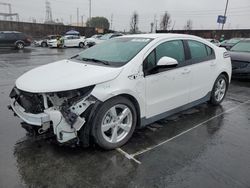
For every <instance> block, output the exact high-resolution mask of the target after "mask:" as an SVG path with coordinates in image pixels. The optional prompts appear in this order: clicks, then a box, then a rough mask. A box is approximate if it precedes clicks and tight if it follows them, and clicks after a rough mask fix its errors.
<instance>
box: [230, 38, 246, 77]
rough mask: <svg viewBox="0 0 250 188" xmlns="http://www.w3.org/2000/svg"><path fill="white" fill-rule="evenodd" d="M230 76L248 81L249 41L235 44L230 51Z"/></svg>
mask: <svg viewBox="0 0 250 188" xmlns="http://www.w3.org/2000/svg"><path fill="white" fill-rule="evenodd" d="M230 56H231V60H232V69H233V71H232V76H233V77H234V78H247V79H250V39H245V40H242V41H240V42H239V43H237V44H236V45H235V46H233V47H232V48H231V50H230Z"/></svg>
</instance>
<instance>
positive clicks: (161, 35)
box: [122, 33, 201, 39]
mask: <svg viewBox="0 0 250 188" xmlns="http://www.w3.org/2000/svg"><path fill="white" fill-rule="evenodd" d="M122 37H136V38H150V39H164V38H170V39H171V38H193V39H201V38H200V37H197V36H194V35H187V34H175V33H149V34H133V35H124V36H122Z"/></svg>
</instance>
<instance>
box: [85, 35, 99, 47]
mask: <svg viewBox="0 0 250 188" xmlns="http://www.w3.org/2000/svg"><path fill="white" fill-rule="evenodd" d="M101 37H102V35H93V36H92V37H90V38H87V39H86V40H85V42H84V45H85V46H87V47H91V46H94V45H95V41H96V40H98V39H99V38H101Z"/></svg>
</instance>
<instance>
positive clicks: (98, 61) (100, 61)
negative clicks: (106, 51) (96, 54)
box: [81, 58, 110, 65]
mask: <svg viewBox="0 0 250 188" xmlns="http://www.w3.org/2000/svg"><path fill="white" fill-rule="evenodd" d="M81 60H82V61H93V62H95V63H102V64H104V65H110V63H109V62H108V61H104V60H99V59H94V58H81Z"/></svg>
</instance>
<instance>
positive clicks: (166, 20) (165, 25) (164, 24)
mask: <svg viewBox="0 0 250 188" xmlns="http://www.w3.org/2000/svg"><path fill="white" fill-rule="evenodd" d="M170 17H171V16H170V14H169V13H168V12H167V11H166V12H165V13H164V14H163V16H162V19H161V29H162V30H168V29H169V27H170V24H171V18H170Z"/></svg>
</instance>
